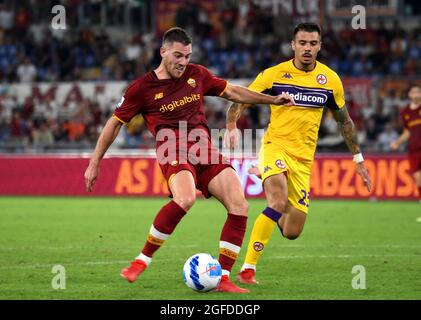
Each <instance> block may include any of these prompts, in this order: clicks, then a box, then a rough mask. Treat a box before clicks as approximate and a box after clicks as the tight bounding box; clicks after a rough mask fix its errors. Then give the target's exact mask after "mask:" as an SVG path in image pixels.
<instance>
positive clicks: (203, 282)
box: [183, 253, 222, 292]
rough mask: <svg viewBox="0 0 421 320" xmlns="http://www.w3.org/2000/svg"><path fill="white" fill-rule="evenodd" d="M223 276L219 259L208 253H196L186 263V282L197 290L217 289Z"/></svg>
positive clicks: (184, 269) (184, 273)
mask: <svg viewBox="0 0 421 320" xmlns="http://www.w3.org/2000/svg"><path fill="white" fill-rule="evenodd" d="M221 277H222V269H221V265H220V264H219V261H218V260H216V259H215V258H214V257H212V256H211V255H210V254H208V253H196V254H194V255H192V256H191V257H190V258H188V259H187V261H186V263H184V267H183V279H184V283H185V284H186V285H187V286H188V287H189V288H191V289H193V290H195V291H198V292H207V291H210V290H212V289H215V288H216V287H217V286H218V284H219V282H220V281H221Z"/></svg>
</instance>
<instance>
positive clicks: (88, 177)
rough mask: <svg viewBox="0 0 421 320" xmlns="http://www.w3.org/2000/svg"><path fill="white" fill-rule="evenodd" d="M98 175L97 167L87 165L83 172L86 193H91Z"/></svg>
mask: <svg viewBox="0 0 421 320" xmlns="http://www.w3.org/2000/svg"><path fill="white" fill-rule="evenodd" d="M98 174H99V166H97V165H93V164H91V163H90V164H89V166H88V168H86V171H85V185H86V191H88V192H91V191H92V187H93V185H94V184H95V181H96V179H97V177H98Z"/></svg>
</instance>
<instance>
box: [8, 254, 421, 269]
mask: <svg viewBox="0 0 421 320" xmlns="http://www.w3.org/2000/svg"><path fill="white" fill-rule="evenodd" d="M415 256H416V255H413V254H385V255H379V254H377V255H376V254H359V255H358V254H357V255H352V254H350V255H348V254H341V255H297V256H288V255H285V256H271V257H270V259H283V260H293V259H332V258H334V259H352V258H393V257H412V258H413V257H415ZM419 257H420V258H421V256H419ZM174 260H175V259H159V260H155V261H154V264H155V263H156V264H158V263H162V262H164V261H174ZM176 260H179V261H184V258H178V259H176ZM128 263H129V261H128V260H114V261H113V260H111V261H87V262H76V263H74V262H73V263H63V262H59V261H58V262H55V263H46V264H18V265H8V266H0V269H15V268H51V267H53V266H54V265H57V264H60V265H62V266H63V267H65V268H66V267H69V266H93V265H114V264H128Z"/></svg>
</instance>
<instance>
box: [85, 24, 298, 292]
mask: <svg viewBox="0 0 421 320" xmlns="http://www.w3.org/2000/svg"><path fill="white" fill-rule="evenodd" d="M160 53H161V57H162V61H161V64H160V65H159V66H158V68H157V69H155V70H153V71H151V72H148V73H146V74H145V75H144V76H142V77H140V78H138V79H136V80H135V81H133V82H132V83H131V84H130V85H129V87H128V88H127V90H126V92H125V93H124V96H123V97H122V99H121V101H120V103H119V104H118V105H117V107H116V110H115V112H114V114H113V116H112V117H111V118H110V119H109V120H108V121H107V123H106V125H105V127H104V129H103V131H102V133H101V135H100V137H99V138H98V142H97V145H96V147H95V150H94V152H93V154H92V156H91V159H90V162H89V166H88V168H87V169H86V171H85V182H86V188H87V191H91V190H92V186H93V184H94V183H95V181H96V179H97V177H98V173H99V165H100V161H101V159H102V158H103V156H104V154H105V152H106V150H107V149H108V148H109V146H110V145H111V143H112V142H113V141H114V139H115V137H116V136H117V134H118V132H119V130H120V128H121V126H122V125H123V124H125V123H128V122H129V121H130V119H132V118H133V117H134V116H135V115H137V114H141V115H142V116H143V117H144V119H145V122H146V125H147V127H148V129H149V130H150V131H151V132H152V134H153V135H154V136H155V138H156V141H157V143H156V149H157V161H158V162H159V164H160V167H161V170H162V173H163V175H164V177H165V178H166V180H167V183H168V186H169V189H170V192H171V195H172V200H171V201H170V202H169V203H167V204H166V205H165V206H163V207H162V208H161V210H160V211H159V212H158V214H157V215H156V217H155V219H154V221H153V223H152V226H151V228H150V231H149V235H148V236H147V240H146V244H145V246H144V247H143V249H142V251H141V253H140V254H139V256H138V257H136V258H135V260H134V261H133V262H132V263H131V265H130V266H129V267H127V268H125V269H123V270H122V271H121V275H122V276H123V277H124V278H126V279H127V280H128V281H129V282H134V281H135V280H136V279H137V277H138V276H139V275H140V274H141V273H142V272H143V271H144V270H145V269H146V268H147V267H148V265H149V264H150V263H151V261H152V256H153V254H154V253H155V252H156V251H157V250H158V249H159V248H160V247H161V245H162V244H163V243H164V241H165V240H166V239H167V238H168V237H169V236H170V235H171V233H172V232H173V231H174V229H175V227H176V226H177V224H178V223H179V222H180V220H181V219H182V218H183V216H184V215H185V214H186V212H187V211H188V210H189V209H190V208H191V207H192V205H193V204H194V202H195V198H196V189H199V190H200V191H202V193H203V195H204V196H205V197H207V198H208V197H210V196H214V197H215V198H216V199H218V200H219V201H220V202H221V203H222V204H223V205H224V206H225V208H226V209H227V211H228V217H227V220H226V222H225V224H224V226H223V228H222V232H221V236H220V242H219V262H220V263H221V267H222V280H221V282H220V284H219V285H218V287H217V288H216V291H222V292H240V293H246V292H248V290H246V289H242V288H239V287H237V286H236V285H235V284H234V283H233V282H231V281H230V280H229V274H230V271H231V269H232V266H233V264H234V263H235V261H236V259H237V257H238V254H239V251H240V248H241V245H242V242H243V238H244V233H245V230H246V223H247V214H248V203H247V201H246V199H245V196H244V193H243V190H242V187H241V185H240V181H239V178H238V176H237V175H236V173H235V171H234V169H233V168H232V167H231V166H230V165H229V164H228V163H226V161H224V160H223V157H222V155H221V154H220V153H219V151H218V150H217V149H216V148H215V147H214V146H213V145H212V142H211V138H210V130H209V127H208V125H207V121H206V118H205V113H204V109H203V96H205V95H210V96H221V97H223V98H226V99H228V100H231V101H234V102H241V103H266V104H277V105H280V104H286V105H292V104H293V103H294V101H293V99H292V98H291V97H290V96H289V95H278V96H270V95H265V94H261V93H256V92H253V91H250V90H248V89H247V88H245V87H241V86H236V85H231V84H229V83H228V82H227V81H225V80H222V79H219V78H217V77H216V76H214V75H213V74H212V73H211V72H210V71H209V70H208V69H206V68H205V67H203V66H200V65H196V64H190V63H189V60H190V56H191V53H192V44H191V38H190V36H189V35H188V34H187V33H186V32H185V31H184V30H183V29H181V28H171V29H169V30H168V31H167V32H166V33H165V34H164V37H163V43H162V47H161V49H160ZM163 132H164V133H163ZM171 132H172V133H173V135H172V137H169V136H170V134H169V133H171ZM193 133H194V134H193ZM191 134H193V136H195V139H196V138H197V137H199V141H200V142H201V145H200V147H201V148H199V149H200V151H201V152H200V153H201V154H200V156H198V155H197V154H196V151H197V146H196V143H195V142H196V140H195V139H191V140H193V141H190V140H189V139H187V138H190V135H191ZM163 136H164V137H168V139H166V140H165V139H164V138H163ZM186 140H187V141H186ZM168 146H170V148H166V147H168ZM171 146H173V147H174V146H177V148H176V150H175V152H174V150H172V151H171V150H170V149H171ZM193 150H195V151H193ZM203 150H205V152H203ZM203 153H205V154H203ZM209 157H211V159H210V160H211V161H209ZM209 162H210V163H209Z"/></svg>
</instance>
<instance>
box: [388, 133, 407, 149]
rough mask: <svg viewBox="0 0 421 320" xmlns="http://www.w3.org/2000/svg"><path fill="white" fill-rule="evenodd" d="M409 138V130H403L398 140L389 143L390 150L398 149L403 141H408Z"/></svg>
mask: <svg viewBox="0 0 421 320" xmlns="http://www.w3.org/2000/svg"><path fill="white" fill-rule="evenodd" d="M409 136H410V133H409V130H408V129H404V130H403V132H402V134H401V135H400V136H399V138H398V139H397V140H395V141H392V142H391V143H390V148H392V150H397V149H399V147H400V146H401V144H402V143H404V142H405V141H408V139H409Z"/></svg>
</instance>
